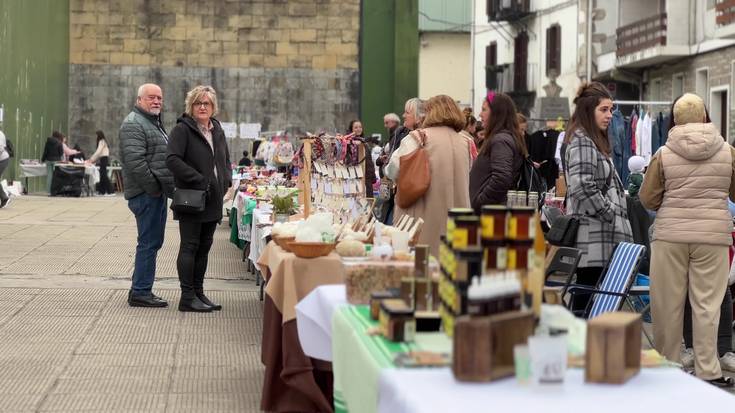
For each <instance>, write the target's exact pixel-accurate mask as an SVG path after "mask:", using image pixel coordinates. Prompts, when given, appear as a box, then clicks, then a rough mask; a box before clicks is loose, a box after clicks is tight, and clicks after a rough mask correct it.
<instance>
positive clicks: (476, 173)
mask: <svg viewBox="0 0 735 413" xmlns="http://www.w3.org/2000/svg"><path fill="white" fill-rule="evenodd" d="M491 99H492V101H490V100H489V99H488V98H486V99H485V101H484V102H483V104H482V111H483V113H484V115H483V119H488V120H487V122H486V123H485V125H486V126H485V136H486V138H485V140H484V141H483V142H482V146H481V147H480V153H479V155H478V156H477V159H476V160H475V163H473V164H472V169H471V170H470V204H471V205H472V208H474V209H475V211H477V212H478V213H479V212H480V209H481V208H482V206H483V205H497V204H500V205H505V203H506V201H507V195H508V191H510V190H514V189H515V188H516V183H517V182H518V178H519V176H520V173H521V166H522V165H523V160H524V159H525V158H526V156H528V151H527V150H526V145H525V143H524V142H523V137H522V136H521V131H520V128H519V126H518V117H517V116H516V107H515V104H514V103H513V100H512V99H511V98H510V97H508V95H505V94H503V93H497V94H494V95H493V96H492V98H491ZM488 113H489V115H488Z"/></svg>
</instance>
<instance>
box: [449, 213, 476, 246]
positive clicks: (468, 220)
mask: <svg viewBox="0 0 735 413" xmlns="http://www.w3.org/2000/svg"><path fill="white" fill-rule="evenodd" d="M454 221H455V224H456V228H455V229H454V234H453V235H452V248H453V249H455V250H457V249H462V248H467V247H470V246H479V245H480V218H479V217H478V216H476V215H472V216H461V217H458V218H456V219H455V220H454Z"/></svg>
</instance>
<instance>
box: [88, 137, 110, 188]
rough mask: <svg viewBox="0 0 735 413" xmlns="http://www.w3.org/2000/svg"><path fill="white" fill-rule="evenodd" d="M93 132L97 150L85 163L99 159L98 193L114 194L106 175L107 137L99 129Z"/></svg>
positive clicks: (107, 157)
mask: <svg viewBox="0 0 735 413" xmlns="http://www.w3.org/2000/svg"><path fill="white" fill-rule="evenodd" d="M95 133H96V134H97V150H96V151H94V153H93V154H92V156H91V157H90V158H89V160H87V163H88V164H93V163H95V162H97V161H99V166H100V183H99V189H98V190H97V191H98V193H99V194H100V195H104V196H115V190H114V189H113V188H112V184H111V183H110V178H109V177H108V176H107V166H108V165H109V164H110V147H109V146H108V145H107V139H105V134H104V133H103V132H102V131H101V130H98V131H97V132H95Z"/></svg>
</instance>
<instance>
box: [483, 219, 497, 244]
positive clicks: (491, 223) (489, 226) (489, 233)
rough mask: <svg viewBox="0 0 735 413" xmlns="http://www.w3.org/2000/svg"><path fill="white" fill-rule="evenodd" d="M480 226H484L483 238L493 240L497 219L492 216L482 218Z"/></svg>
mask: <svg viewBox="0 0 735 413" xmlns="http://www.w3.org/2000/svg"><path fill="white" fill-rule="evenodd" d="M480 225H482V237H483V238H486V239H492V238H493V234H495V218H493V217H491V216H484V217H481V218H480Z"/></svg>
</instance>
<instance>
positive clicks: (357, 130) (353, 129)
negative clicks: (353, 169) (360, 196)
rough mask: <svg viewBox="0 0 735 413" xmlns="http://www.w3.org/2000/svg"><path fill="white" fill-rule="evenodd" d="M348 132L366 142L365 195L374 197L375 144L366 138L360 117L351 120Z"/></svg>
mask: <svg viewBox="0 0 735 413" xmlns="http://www.w3.org/2000/svg"><path fill="white" fill-rule="evenodd" d="M347 133H348V134H350V133H351V134H353V135H354V137H355V139H360V140H362V141H363V142H364V146H365V165H364V173H365V196H366V197H368V198H372V197H373V196H374V195H373V184H375V180H376V179H377V178H376V177H375V163H374V162H373V156H372V155H371V152H372V149H373V146H372V144H371V143H370V142H368V141H367V140H366V139H365V133H364V128H363V126H362V122H361V121H360V120H358V119H355V120H352V121H350V126H348V127H347Z"/></svg>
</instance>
